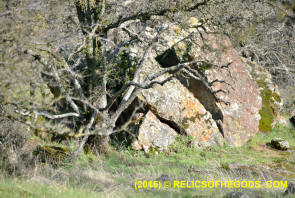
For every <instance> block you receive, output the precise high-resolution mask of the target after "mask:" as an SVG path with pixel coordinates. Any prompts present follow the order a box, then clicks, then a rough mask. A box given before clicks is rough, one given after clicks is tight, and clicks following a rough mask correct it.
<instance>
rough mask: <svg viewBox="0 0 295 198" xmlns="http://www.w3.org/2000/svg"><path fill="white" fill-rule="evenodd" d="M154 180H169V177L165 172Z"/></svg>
mask: <svg viewBox="0 0 295 198" xmlns="http://www.w3.org/2000/svg"><path fill="white" fill-rule="evenodd" d="M156 181H171V179H170V177H169V176H168V175H167V174H162V175H161V176H160V177H158V178H157V179H156Z"/></svg>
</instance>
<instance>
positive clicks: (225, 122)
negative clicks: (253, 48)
mask: <svg viewBox="0 0 295 198" xmlns="http://www.w3.org/2000/svg"><path fill="white" fill-rule="evenodd" d="M191 21H193V20H191ZM175 29H177V28H175ZM177 31H178V32H179V31H180V32H181V33H178V35H179V34H180V35H181V34H182V36H183V37H184V36H186V35H188V34H189V33H191V32H192V31H193V30H191V29H189V30H188V31H189V32H185V31H184V30H179V29H178V30H177ZM197 35H198V34H195V35H194V36H192V37H191V38H192V40H183V41H182V40H181V39H179V38H177V37H176V36H175V37H173V36H171V37H168V38H167V39H169V40H172V42H171V41H170V42H171V43H172V45H171V47H170V48H169V49H168V50H166V51H164V52H163V53H162V54H161V55H160V57H158V58H157V60H158V61H159V63H160V64H161V65H162V66H164V67H167V66H168V67H169V66H170V65H169V61H170V62H171V60H173V61H172V62H174V63H175V62H176V63H177V62H183V61H190V60H196V61H203V60H204V62H208V64H203V65H201V66H197V68H195V69H197V70H199V71H200V72H202V73H203V76H204V77H205V78H207V79H208V81H209V82H213V81H214V80H219V82H216V83H212V86H211V88H212V90H213V91H214V92H216V96H217V97H218V98H219V99H221V100H222V101H224V102H219V101H217V100H216V99H215V97H214V95H213V93H212V92H211V91H210V90H208V88H207V87H206V86H205V85H204V83H203V82H202V81H199V80H195V79H194V78H187V77H186V78H183V77H179V79H180V80H181V82H182V83H183V84H184V85H185V86H186V87H187V88H188V89H189V90H190V91H191V92H192V93H193V94H194V97H195V98H197V99H198V100H199V101H200V102H201V103H202V104H203V105H204V107H205V108H206V109H207V110H208V111H209V112H211V114H212V116H213V118H214V120H216V121H217V122H219V123H220V129H221V131H222V132H223V134H224V138H225V140H226V141H227V142H228V143H229V144H230V145H233V146H241V145H243V144H244V143H245V142H246V141H247V140H249V139H250V138H251V137H252V136H253V135H254V134H255V133H257V132H258V126H259V120H260V115H259V110H260V109H261V97H260V91H259V87H258V85H257V83H256V82H255V81H254V80H253V79H252V77H251V75H250V73H249V70H248V66H247V64H245V63H244V62H243V61H242V60H241V58H240V56H239V55H238V53H237V52H236V51H235V49H234V48H233V46H232V45H231V42H230V40H229V39H228V38H227V37H225V36H222V35H216V34H210V33H209V34H204V35H203V38H204V37H205V38H204V39H201V38H200V36H197ZM173 39H174V41H173ZM167 57H168V58H167ZM168 59H169V60H168ZM210 63H212V64H210ZM229 63H231V64H230V65H229V66H228V68H226V67H217V66H216V65H219V66H226V65H228V64H229ZM214 65H215V66H214ZM192 67H196V66H195V65H192ZM220 90H222V91H220ZM225 102H228V104H226V103H225Z"/></svg>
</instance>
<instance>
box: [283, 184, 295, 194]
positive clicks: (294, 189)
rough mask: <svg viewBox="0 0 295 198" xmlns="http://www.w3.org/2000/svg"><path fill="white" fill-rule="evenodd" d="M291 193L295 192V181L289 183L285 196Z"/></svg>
mask: <svg viewBox="0 0 295 198" xmlns="http://www.w3.org/2000/svg"><path fill="white" fill-rule="evenodd" d="M290 194H295V184H294V183H289V184H288V188H287V189H286V191H285V194H284V195H285V196H286V195H290Z"/></svg>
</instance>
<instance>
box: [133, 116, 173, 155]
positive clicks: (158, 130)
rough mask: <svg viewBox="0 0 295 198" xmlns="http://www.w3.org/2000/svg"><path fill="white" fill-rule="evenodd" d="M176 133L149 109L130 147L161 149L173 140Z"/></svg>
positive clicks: (147, 149)
mask: <svg viewBox="0 0 295 198" xmlns="http://www.w3.org/2000/svg"><path fill="white" fill-rule="evenodd" d="M176 135H177V133H176V132H175V131H174V129H172V128H171V127H169V126H168V125H167V124H164V123H161V121H160V120H159V119H158V118H157V117H156V116H155V115H154V114H153V113H152V112H151V111H149V112H148V113H147V114H146V115H145V118H144V121H143V123H142V124H141V125H140V127H139V130H138V137H137V139H134V141H133V142H132V149H134V150H141V149H143V150H144V151H145V152H149V151H150V150H151V149H154V150H156V151H163V150H166V149H167V148H168V146H169V145H170V144H172V143H173V142H174V140H175V138H174V137H175V136H176Z"/></svg>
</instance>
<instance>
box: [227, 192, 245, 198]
mask: <svg viewBox="0 0 295 198" xmlns="http://www.w3.org/2000/svg"><path fill="white" fill-rule="evenodd" d="M224 198H250V197H249V196H248V195H247V194H245V193H243V192H230V193H228V194H226V195H225V197H224Z"/></svg>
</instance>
